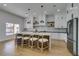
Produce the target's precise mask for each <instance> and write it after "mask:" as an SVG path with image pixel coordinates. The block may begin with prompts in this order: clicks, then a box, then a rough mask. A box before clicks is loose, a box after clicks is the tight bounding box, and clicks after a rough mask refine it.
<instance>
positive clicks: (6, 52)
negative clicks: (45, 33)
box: [0, 40, 72, 56]
mask: <svg viewBox="0 0 79 59" xmlns="http://www.w3.org/2000/svg"><path fill="white" fill-rule="evenodd" d="M0 56H72V55H71V53H70V52H69V51H68V50H67V47H66V43H65V42H64V41H57V40H52V51H51V53H49V52H48V51H47V50H46V51H44V52H43V53H41V52H40V50H37V49H31V48H28V47H26V48H22V47H15V42H14V40H11V41H5V42H2V43H0Z"/></svg>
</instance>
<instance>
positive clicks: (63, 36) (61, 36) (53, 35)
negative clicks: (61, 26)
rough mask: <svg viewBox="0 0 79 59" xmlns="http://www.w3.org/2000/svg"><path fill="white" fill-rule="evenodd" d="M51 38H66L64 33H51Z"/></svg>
mask: <svg viewBox="0 0 79 59" xmlns="http://www.w3.org/2000/svg"><path fill="white" fill-rule="evenodd" d="M51 35H52V37H51V38H52V39H55V40H65V41H66V40H67V34H66V33H52V34H51Z"/></svg>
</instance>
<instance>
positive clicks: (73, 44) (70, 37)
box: [67, 18, 78, 56]
mask: <svg viewBox="0 0 79 59" xmlns="http://www.w3.org/2000/svg"><path fill="white" fill-rule="evenodd" d="M67 48H68V50H69V52H70V53H71V54H72V55H76V56H77V55H78V18H73V19H71V20H69V21H68V22H67Z"/></svg>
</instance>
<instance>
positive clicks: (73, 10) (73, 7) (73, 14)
mask: <svg viewBox="0 0 79 59" xmlns="http://www.w3.org/2000/svg"><path fill="white" fill-rule="evenodd" d="M78 5H79V4H77V3H74V4H72V3H70V4H68V5H67V17H66V20H67V21H69V20H71V19H72V18H78V17H79V16H78V10H79V8H78Z"/></svg>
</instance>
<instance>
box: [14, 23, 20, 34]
mask: <svg viewBox="0 0 79 59" xmlns="http://www.w3.org/2000/svg"><path fill="white" fill-rule="evenodd" d="M19 32H20V27H19V24H14V34H16V33H19Z"/></svg>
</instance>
